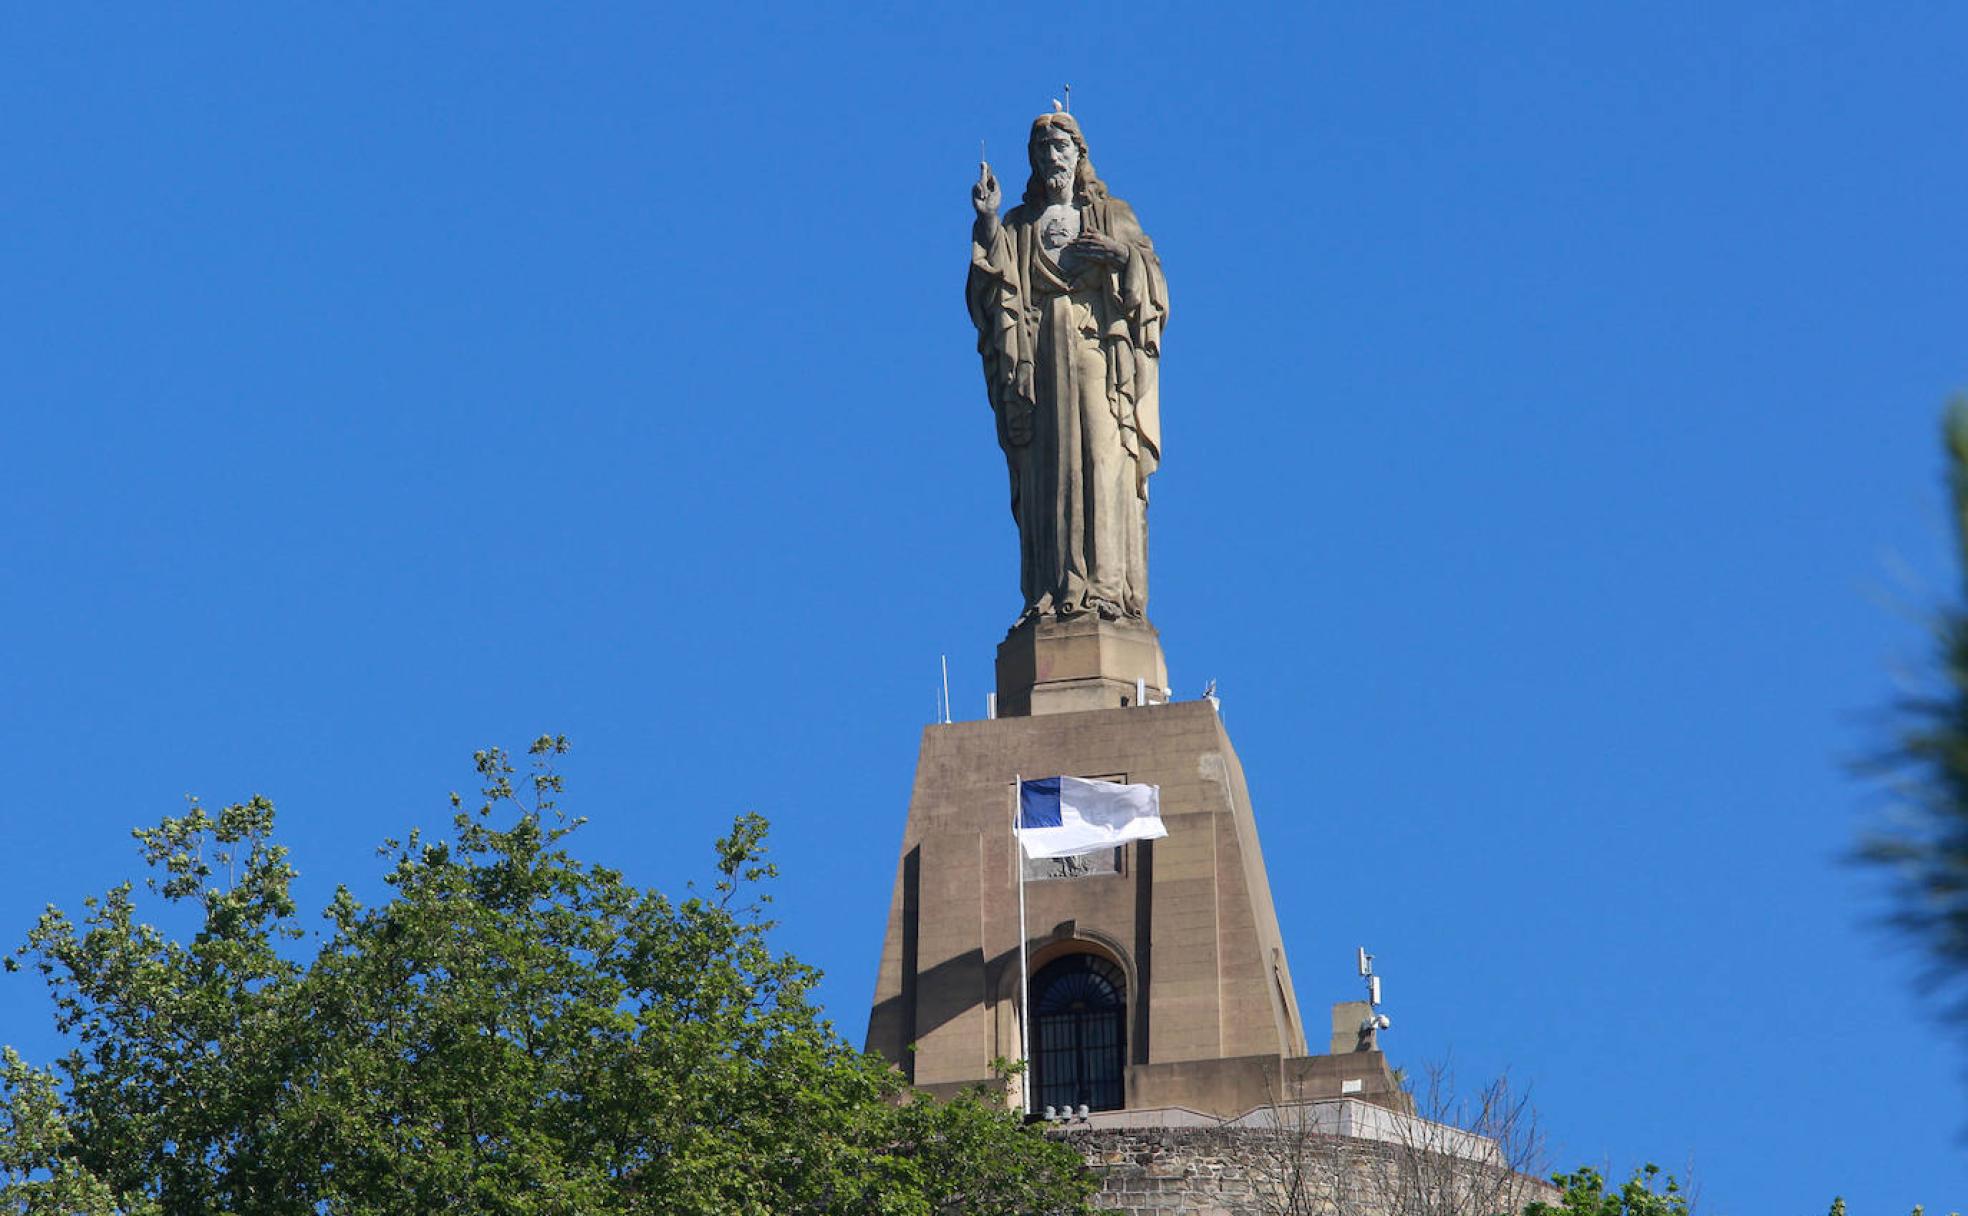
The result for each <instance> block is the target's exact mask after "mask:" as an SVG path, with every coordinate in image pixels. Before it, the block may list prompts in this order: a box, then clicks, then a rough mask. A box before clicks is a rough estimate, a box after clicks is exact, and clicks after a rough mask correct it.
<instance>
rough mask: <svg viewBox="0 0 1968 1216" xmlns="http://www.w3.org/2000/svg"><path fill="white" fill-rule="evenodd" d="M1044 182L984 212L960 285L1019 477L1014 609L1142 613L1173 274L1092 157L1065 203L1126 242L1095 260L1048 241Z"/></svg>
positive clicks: (1045, 121)
mask: <svg viewBox="0 0 1968 1216" xmlns="http://www.w3.org/2000/svg"><path fill="white" fill-rule="evenodd" d="M1061 119H1065V120H1066V123H1070V121H1071V120H1070V118H1069V117H1068V116H1065V115H1058V114H1054V115H1044V116H1041V118H1040V119H1039V121H1038V122H1037V123H1035V124H1034V125H1033V137H1034V140H1035V141H1036V140H1037V139H1038V137H1039V136H1040V133H1041V131H1042V129H1043V128H1045V127H1048V126H1061V125H1064V124H1062V123H1061V122H1060V120H1061ZM1071 129H1072V134H1073V136H1074V138H1075V140H1076V141H1077V142H1079V143H1080V146H1081V148H1082V149H1083V148H1084V141H1082V140H1080V138H1079V133H1078V128H1077V125H1073V126H1072V128H1071ZM1037 182H1038V177H1037V165H1036V162H1035V176H1034V186H1033V187H1032V188H1028V190H1027V191H1026V198H1025V201H1024V202H1022V203H1021V204H1019V205H1018V206H1016V207H1013V208H1012V209H1011V210H1010V211H1009V212H1008V213H1006V214H1005V216H1004V218H1003V220H1002V221H1000V222H992V220H991V219H990V218H987V217H985V216H982V215H980V216H979V218H978V220H977V224H976V226H975V228H974V229H973V239H972V243H971V257H970V277H969V282H968V285H967V290H966V293H965V294H966V296H967V299H968V303H969V306H970V315H971V320H972V322H973V323H974V324H975V325H976V326H977V347H978V352H979V354H980V355H981V356H982V358H983V363H984V378H985V382H986V384H987V386H988V388H989V392H990V400H991V407H992V409H993V411H994V412H995V413H996V415H997V429H998V442H999V444H1000V446H1002V447H1003V449H1004V453H1005V459H1006V462H1007V464H1008V465H1009V469H1010V474H1011V511H1012V516H1013V518H1014V519H1015V520H1016V521H1017V523H1018V538H1019V584H1020V588H1019V589H1020V591H1021V592H1022V593H1023V595H1024V601H1025V614H1024V617H1023V618H1021V619H1030V618H1033V617H1045V616H1075V615H1078V614H1080V613H1088V612H1093V613H1098V614H1099V615H1100V616H1101V617H1103V618H1108V619H1115V618H1123V617H1125V618H1137V619H1138V618H1141V617H1142V616H1144V614H1145V610H1146V607H1147V602H1148V538H1147V505H1148V477H1149V475H1150V474H1152V473H1153V472H1154V471H1155V468H1156V465H1157V464H1158V463H1159V461H1160V459H1161V428H1160V401H1159V397H1158V394H1157V390H1156V381H1157V364H1158V362H1159V359H1160V356H1161V337H1162V329H1163V326H1164V325H1165V324H1166V322H1167V320H1168V285H1167V282H1166V281H1165V280H1164V279H1163V277H1162V267H1161V262H1160V260H1159V259H1158V258H1157V257H1156V255H1155V246H1154V243H1153V242H1151V241H1150V240H1149V239H1148V236H1147V234H1146V233H1144V232H1142V230H1141V225H1140V223H1139V222H1137V221H1136V219H1135V217H1134V211H1133V209H1132V208H1130V207H1129V206H1128V205H1127V204H1126V203H1124V202H1122V201H1121V200H1120V199H1117V198H1114V197H1112V196H1110V195H1108V194H1107V192H1106V188H1105V186H1104V185H1102V184H1101V183H1100V181H1099V179H1098V178H1095V177H1094V176H1093V175H1092V172H1091V169H1090V166H1089V167H1088V168H1087V170H1086V171H1085V172H1083V173H1082V174H1080V180H1079V182H1078V183H1077V188H1076V190H1075V192H1074V197H1073V200H1072V206H1073V208H1074V209H1076V210H1077V212H1078V234H1079V236H1080V237H1082V238H1084V237H1086V236H1088V235H1089V234H1093V235H1096V236H1100V237H1105V238H1108V239H1109V241H1110V242H1111V243H1113V244H1114V245H1115V246H1117V248H1116V250H1115V252H1114V254H1113V255H1112V256H1111V257H1109V258H1107V259H1104V260H1101V261H1092V260H1087V259H1083V258H1076V257H1072V256H1064V257H1061V256H1057V254H1056V252H1054V251H1049V250H1048V247H1047V241H1046V239H1045V235H1044V225H1043V224H1042V222H1041V221H1042V219H1045V218H1046V217H1048V216H1049V214H1050V215H1056V214H1057V213H1058V212H1059V211H1060V210H1061V208H1059V207H1056V206H1055V207H1053V208H1051V209H1050V212H1049V209H1048V207H1047V203H1046V199H1045V198H1044V197H1043V194H1042V191H1041V189H1040V187H1039V186H1038V184H1037ZM1054 244H1055V248H1056V244H1057V243H1056V242H1054ZM1068 252H1069V254H1070V252H1071V251H1068Z"/></svg>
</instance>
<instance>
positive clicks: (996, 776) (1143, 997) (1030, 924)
mask: <svg viewBox="0 0 1968 1216" xmlns="http://www.w3.org/2000/svg"><path fill="white" fill-rule="evenodd" d="M1103 630H1104V631H1105V632H1103ZM1115 632H1118V631H1116V630H1115V629H1114V627H1113V626H1111V625H1108V626H1105V627H1097V628H1096V629H1095V630H1094V636H1093V637H1092V638H1091V639H1086V640H1088V641H1089V644H1090V645H1091V646H1092V648H1093V649H1094V650H1095V651H1096V653H1098V652H1099V647H1100V645H1101V644H1102V643H1103V642H1105V641H1110V640H1112V639H1113V634H1114V633H1115ZM1137 636H1139V635H1137ZM1153 636H1154V635H1153V633H1152V632H1148V633H1147V634H1146V638H1147V643H1148V646H1149V647H1150V649H1147V650H1146V651H1145V653H1144V652H1140V651H1138V652H1136V661H1137V662H1141V663H1145V662H1147V661H1148V658H1149V657H1150V656H1152V658H1153V660H1154V662H1155V663H1156V664H1157V666H1159V663H1160V657H1161V656H1160V651H1159V648H1155V647H1153ZM1007 646H1008V647H1009V643H1008V644H1007ZM1000 662H1001V665H1000V668H999V671H1000V673H1001V676H1000V678H1001V679H1002V673H1003V672H1004V670H1005V667H1004V665H1003V661H1002V660H1001V661H1000ZM1106 670H1108V671H1110V672H1113V671H1118V670H1120V669H1119V668H1118V666H1110V667H1109V668H1107V669H1106ZM1101 678H1104V677H1101ZM1113 683H1114V684H1115V686H1116V687H1115V689H1114V695H1116V696H1118V695H1119V691H1120V687H1119V686H1120V681H1119V679H1118V678H1116V679H1114V680H1113ZM1001 687H1002V685H1001ZM1125 687H1126V692H1127V694H1128V696H1129V697H1130V699H1132V697H1133V694H1134V686H1133V681H1132V679H1129V680H1128V681H1127V683H1126V686H1125ZM1041 689H1042V691H1043V682H1041ZM1033 712H1034V714H1037V713H1038V712H1039V711H1037V710H1036V709H1035V710H1034V711H1033ZM1055 774H1062V775H1066V776H1080V777H1094V778H1103V779H1106V780H1111V781H1124V782H1139V783H1143V784H1152V785H1158V786H1160V787H1161V791H1162V793H1161V805H1162V820H1163V822H1164V823H1165V824H1167V826H1168V836H1167V837H1166V838H1165V839H1162V840H1155V841H1149V842H1142V843H1137V844H1129V845H1125V846H1123V847H1122V848H1121V849H1120V850H1119V851H1118V852H1117V853H1115V854H1114V855H1112V856H1111V857H1110V858H1108V859H1105V860H1106V864H1103V865H1101V866H1098V867H1088V868H1087V869H1085V870H1084V871H1078V872H1075V873H1073V874H1071V875H1065V874H1062V875H1060V876H1058V877H1055V878H1050V879H1046V880H1040V881H1031V880H1030V879H1028V881H1027V882H1026V884H1025V888H1026V890H1025V895H1026V902H1027V906H1028V907H1027V917H1026V928H1027V934H1028V937H1027V939H1026V942H1025V945H1026V951H1027V954H1028V956H1029V957H1028V966H1029V967H1030V969H1031V972H1032V973H1036V972H1037V971H1038V970H1039V969H1040V968H1042V967H1044V966H1045V965H1046V963H1047V962H1048V961H1050V960H1052V959H1054V958H1058V957H1060V956H1061V955H1062V954H1064V953H1088V954H1094V955H1096V956H1099V957H1102V958H1105V959H1107V960H1109V961H1111V962H1112V963H1113V964H1114V965H1115V966H1117V967H1118V968H1119V969H1120V971H1121V972H1122V974H1123V975H1124V976H1125V977H1126V987H1127V993H1126V998H1127V1006H1126V1010H1127V1014H1126V1031H1125V1043H1126V1064H1127V1076H1126V1090H1127V1098H1126V1102H1127V1106H1128V1108H1130V1109H1135V1108H1141V1107H1163V1106H1184V1107H1188V1108H1190V1109H1193V1110H1198V1111H1204V1112H1207V1113H1210V1114H1213V1115H1217V1116H1222V1117H1226V1118H1227V1117H1232V1116H1236V1115H1239V1114H1242V1113H1243V1112H1244V1111H1247V1110H1249V1109H1251V1108H1252V1107H1255V1106H1259V1105H1262V1104H1264V1103H1266V1102H1267V1101H1269V1102H1275V1101H1278V1100H1279V1096H1280V1094H1283V1093H1293V1094H1295V1095H1297V1096H1302V1097H1304V1098H1308V1099H1309V1098H1324V1097H1333V1098H1337V1097H1340V1096H1342V1094H1344V1093H1354V1092H1358V1093H1360V1094H1361V1095H1362V1096H1365V1097H1367V1098H1368V1099H1369V1100H1380V1098H1381V1097H1382V1096H1384V1095H1391V1094H1394V1093H1397V1092H1398V1090H1397V1087H1396V1086H1395V1084H1394V1082H1393V1081H1392V1079H1391V1076H1389V1075H1388V1074H1387V1071H1386V1069H1385V1067H1384V1066H1383V1065H1381V1064H1380V1057H1379V1056H1378V1055H1377V1054H1375V1055H1373V1056H1372V1058H1371V1060H1368V1059H1367V1058H1366V1056H1365V1055H1364V1054H1362V1055H1359V1056H1354V1057H1349V1058H1347V1059H1345V1060H1340V1061H1335V1060H1332V1059H1331V1058H1330V1057H1316V1056H1315V1057H1309V1058H1308V1051H1307V1043H1306V1028H1305V1023H1304V1021H1303V1020H1302V1018H1301V1016H1300V1014H1299V1009H1298V1000H1297V997H1296V996H1295V995H1294V994H1293V990H1292V981H1291V971H1290V969H1289V968H1288V967H1287V966H1286V964H1285V949H1284V942H1283V940H1282V939H1281V938H1280V936H1279V933H1278V921H1277V916H1276V914H1275V913H1274V912H1273V910H1272V904H1271V889H1270V882H1269V879H1268V877H1267V876H1266V874H1265V869H1264V858H1263V855H1262V854H1261V852H1260V851H1259V848H1258V841H1257V823H1256V820H1255V819H1254V818H1253V816H1252V813H1251V803H1250V794H1249V792H1248V791H1247V790H1246V788H1245V785H1244V773H1243V767H1242V765H1240V764H1239V763H1238V761H1237V754H1236V752H1235V751H1234V750H1233V749H1232V748H1231V746H1230V739H1229V736H1228V735H1226V734H1225V733H1224V730H1223V723H1222V720H1221V719H1220V718H1218V716H1217V714H1216V711H1215V709H1214V707H1212V706H1211V704H1210V703H1209V702H1208V701H1182V702H1175V703H1169V704H1150V705H1147V706H1139V707H1130V708H1127V709H1120V708H1115V709H1101V710H1092V711H1087V712H1081V713H1063V712H1054V713H1051V714H1048V715H1045V716H1022V717H1010V718H999V719H997V720H995V721H982V722H958V723H953V724H949V725H936V726H931V727H928V728H927V729H926V730H925V731H924V734H923V741H922V754H921V757H920V759H919V760H918V762H917V766H916V782H915V792H914V795H913V797H912V798H911V799H910V803H909V818H908V823H907V825H906V826H905V828H904V829H903V834H902V848H901V863H900V865H899V866H898V867H897V872H896V881H895V890H894V896H893V899H892V902H891V904H890V907H889V919H888V933H887V941H886V944H885V945H884V947H883V950H882V961H881V971H880V975H879V978H878V980H877V982H876V990H875V1000H874V1008H873V1010H872V1012H871V1015H870V1017H869V1019H868V1039H867V1044H868V1048H869V1050H871V1051H876V1052H879V1053H881V1054H882V1055H883V1056H886V1057H887V1058H888V1059H889V1060H891V1061H893V1062H894V1063H895V1064H896V1065H897V1066H898V1067H900V1068H901V1069H902V1070H903V1071H904V1072H905V1073H906V1074H907V1076H908V1077H909V1080H910V1081H911V1082H912V1083H913V1084H915V1085H916V1086H917V1087H918V1088H920V1089H925V1090H928V1091H930V1092H932V1093H949V1092H953V1091H955V1090H956V1089H959V1088H961V1087H962V1086H964V1085H966V1084H969V1083H972V1082H977V1081H984V1080H987V1079H989V1078H990V1076H991V1061H992V1060H993V1059H994V1058H998V1057H1003V1058H1006V1059H1016V1058H1017V1057H1018V1056H1019V1053H1020V1050H1021V1044H1022V1039H1023V1036H1022V1025H1021V1021H1020V1019H1021V1016H1022V1011H1021V1009H1020V1005H1019V993H1020V987H1021V985H1020V976H1021V972H1020V969H1019V962H1020V959H1019V932H1018V929H1019V913H1018V880H1017V873H1018V870H1017V867H1018V864H1019V863H1018V860H1017V852H1016V849H1017V846H1016V845H1015V844H1014V842H1013V838H1012V831H1011V796H1012V784H1011V783H1012V781H1013V779H1014V778H1015V777H1017V776H1020V775H1023V776H1027V777H1035V776H1051V775H1055ZM1323 1023H1324V1019H1323V1017H1321V1024H1320V1025H1319V1027H1318V1029H1319V1031H1320V1032H1321V1043H1320V1045H1321V1046H1323V1045H1324V1044H1323V1032H1324V1030H1325V1026H1324V1024H1323ZM1367 1064H1372V1065H1373V1067H1365V1066H1366V1065H1367ZM1321 1069H1324V1070H1325V1071H1321ZM1328 1073H1330V1074H1331V1075H1328ZM1341 1074H1344V1075H1341ZM1361 1078H1367V1080H1366V1081H1365V1083H1364V1088H1363V1089H1347V1088H1346V1085H1347V1084H1348V1083H1356V1084H1357V1083H1359V1082H1360V1079H1361ZM1390 1100H1391V1099H1390Z"/></svg>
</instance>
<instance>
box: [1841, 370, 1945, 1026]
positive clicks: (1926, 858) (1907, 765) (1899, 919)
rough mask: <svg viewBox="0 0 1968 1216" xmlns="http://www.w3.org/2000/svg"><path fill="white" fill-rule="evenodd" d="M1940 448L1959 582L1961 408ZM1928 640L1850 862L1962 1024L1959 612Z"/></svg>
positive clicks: (1939, 617)
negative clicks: (1883, 793) (1886, 884)
mask: <svg viewBox="0 0 1968 1216" xmlns="http://www.w3.org/2000/svg"><path fill="white" fill-rule="evenodd" d="M1942 438H1943V448H1944V450H1945V453H1946V458H1947V483H1948V492H1949V498H1950V501H1951V504H1952V507H1953V511H1954V524H1955V542H1956V547H1957V553H1958V555H1959V559H1960V563H1961V571H1962V573H1963V575H1964V578H1968V398H1956V399H1955V400H1954V401H1952V402H1951V403H1950V404H1949V406H1948V410H1947V413H1946V417H1945V422H1944V424H1943V426H1942ZM1934 635H1935V636H1934V641H1935V649H1936V657H1937V659H1938V667H1939V671H1938V673H1937V677H1938V678H1937V679H1936V680H1935V683H1934V686H1933V687H1931V688H1930V689H1928V690H1925V691H1924V692H1921V693H1919V694H1916V695H1913V696H1910V697H1908V698H1906V699H1905V700H1904V701H1902V702H1901V704H1900V705H1899V707H1898V713H1899V720H1900V729H1899V731H1898V736H1897V738H1896V739H1895V740H1894V742H1893V744H1892V746H1891V747H1890V748H1889V749H1888V753H1887V755H1886V756H1885V757H1884V758H1883V759H1882V760H1881V761H1880V762H1879V764H1878V765H1877V770H1878V771H1879V772H1880V773H1881V774H1882V775H1883V776H1884V777H1885V778H1886V780H1887V781H1888V783H1889V789H1890V792H1891V794H1892V796H1893V797H1892V805H1891V808H1890V811H1889V813H1888V814H1887V815H1886V816H1885V817H1883V818H1882V819H1881V820H1880V821H1879V822H1878V823H1877V824H1876V825H1875V826H1873V827H1872V828H1871V829H1870V830H1869V831H1868V832H1867V833H1866V834H1865V835H1864V836H1863V837H1862V838H1861V840H1860V844H1859V847H1858V857H1859V858H1860V860H1862V861H1863V862H1866V863H1869V864H1871V865H1873V866H1876V867H1879V868H1881V869H1883V870H1884V871H1885V872H1886V873H1887V875H1888V876H1889V881H1890V889H1891V898H1892V908H1893V911H1892V913H1891V914H1890V917H1889V920H1890V923H1891V924H1892V925H1893V926H1894V927H1896V928H1897V929H1898V930H1900V931H1901V932H1903V933H1904V934H1905V935H1906V936H1907V937H1908V938H1909V939H1911V940H1912V941H1913V942H1915V943H1917V944H1918V945H1919V946H1920V947H1921V948H1922V950H1923V951H1924V953H1925V954H1926V959H1927V968H1926V971H1925V973H1924V977H1923V978H1924V982H1925V986H1926V987H1927V988H1928V989H1929V990H1930V991H1933V992H1934V993H1936V994H1937V995H1939V996H1940V997H1941V998H1942V1000H1943V1004H1944V1008H1945V1010H1946V1012H1947V1013H1948V1014H1949V1015H1950V1016H1951V1017H1952V1018H1954V1019H1955V1020H1957V1021H1961V1022H1968V609H1964V607H1963V606H1962V604H1961V603H1959V602H1957V603H1955V604H1953V605H1950V606H1948V607H1945V608H1943V609H1942V610H1941V611H1940V612H1938V613H1937V614H1936V617H1935V620H1934Z"/></svg>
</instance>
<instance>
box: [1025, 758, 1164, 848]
mask: <svg viewBox="0 0 1968 1216" xmlns="http://www.w3.org/2000/svg"><path fill="white" fill-rule="evenodd" d="M1166 835H1168V829H1167V828H1165V827H1163V826H1162V787H1161V786H1159V785H1121V784H1118V783H1117V782H1113V781H1088V780H1086V779H1084V778H1081V777H1042V778H1040V779H1039V780H1037V781H1021V782H1019V783H1018V842H1019V843H1020V844H1021V845H1023V846H1024V848H1025V855H1026V856H1027V857H1077V856H1079V855H1080V854H1082V853H1097V852H1099V851H1100V850H1102V849H1111V848H1113V847H1114V846H1116V845H1121V844H1126V843H1127V842H1128V841H1130V840H1160V839H1161V838H1162V837H1164V836H1166Z"/></svg>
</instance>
